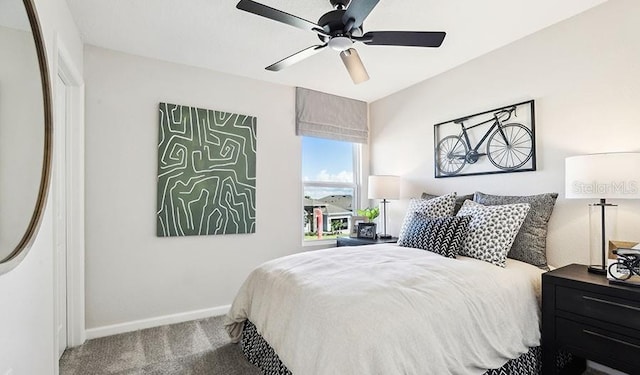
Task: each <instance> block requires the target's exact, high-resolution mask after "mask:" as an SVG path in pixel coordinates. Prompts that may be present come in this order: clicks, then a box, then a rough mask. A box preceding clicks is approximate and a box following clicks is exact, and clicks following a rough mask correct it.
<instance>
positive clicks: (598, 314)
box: [542, 264, 640, 375]
mask: <svg viewBox="0 0 640 375" xmlns="http://www.w3.org/2000/svg"><path fill="white" fill-rule="evenodd" d="M558 350H563V351H567V352H569V353H572V354H574V355H575V356H578V357H580V358H586V359H590V360H592V361H594V362H598V363H601V364H603V365H606V366H609V367H611V368H614V369H617V370H620V371H624V372H627V373H629V374H637V373H638V371H639V370H640V288H635V287H629V286H624V285H618V284H609V281H608V280H607V278H606V277H605V276H604V275H596V274H592V273H589V272H587V266H583V265H579V264H571V265H569V266H566V267H562V268H559V269H557V270H554V271H550V272H547V273H544V274H543V275H542V365H543V368H542V369H543V371H542V373H543V374H544V375H551V374H555V373H556V369H555V359H556V353H557V351H558ZM581 362H582V363H581V364H580V366H577V367H576V368H574V371H575V372H570V373H577V374H580V373H581V369H580V367H582V370H584V361H581Z"/></svg>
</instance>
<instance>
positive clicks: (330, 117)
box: [296, 87, 369, 144]
mask: <svg viewBox="0 0 640 375" xmlns="http://www.w3.org/2000/svg"><path fill="white" fill-rule="evenodd" d="M367 115H368V109H367V103H366V102H363V101H360V100H355V99H349V98H345V97H342V96H337V95H331V94H327V93H324V92H320V91H314V90H309V89H305V88H301V87H297V88H296V134H297V135H303V136H308V137H318V138H326V139H333V140H337V141H346V142H354V143H365V144H366V143H368V141H369V126H368V116H367Z"/></svg>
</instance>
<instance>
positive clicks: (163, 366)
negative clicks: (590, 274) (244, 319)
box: [60, 316, 602, 375]
mask: <svg viewBox="0 0 640 375" xmlns="http://www.w3.org/2000/svg"><path fill="white" fill-rule="evenodd" d="M223 319H224V317H223V316H217V317H212V318H207V319H201V320H194V321H190V322H185V323H178V324H172V325H166V326H162V327H156V328H149V329H144V330H140V331H135V332H129V333H123V334H119V335H114V336H109V337H102V338H98V339H93V340H89V341H87V342H86V343H84V344H83V345H81V346H78V347H75V348H70V349H67V350H66V351H65V352H64V354H63V355H62V358H61V359H60V375H116V374H117V375H260V370H258V368H257V367H255V366H253V365H252V364H250V363H249V362H247V360H246V359H245V357H244V355H243V354H242V349H241V348H240V345H236V344H231V343H229V336H227V332H226V331H225V330H224V325H223V321H224V320H223ZM599 374H602V373H601V372H598V371H595V370H593V369H588V370H587V371H586V372H585V373H584V375H599Z"/></svg>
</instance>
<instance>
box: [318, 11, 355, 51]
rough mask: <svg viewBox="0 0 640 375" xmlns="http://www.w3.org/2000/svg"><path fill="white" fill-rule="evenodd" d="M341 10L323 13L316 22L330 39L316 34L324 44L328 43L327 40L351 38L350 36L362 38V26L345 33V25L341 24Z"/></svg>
mask: <svg viewBox="0 0 640 375" xmlns="http://www.w3.org/2000/svg"><path fill="white" fill-rule="evenodd" d="M344 12H345V11H344V10H343V9H336V10H332V11H330V12H327V13H325V14H324V15H322V17H320V19H319V20H318V25H319V26H321V27H322V28H323V29H324V31H325V32H326V33H327V34H329V35H330V36H331V37H327V36H325V35H320V34H318V38H320V40H321V41H322V42H324V43H327V42H329V39H331V38H333V37H342V36H344V37H347V38H351V37H352V36H355V37H360V36H362V26H360V27H358V28H354V29H351V31H347V32H345V30H344V28H345V25H344V23H343V22H342V15H343V14H344Z"/></svg>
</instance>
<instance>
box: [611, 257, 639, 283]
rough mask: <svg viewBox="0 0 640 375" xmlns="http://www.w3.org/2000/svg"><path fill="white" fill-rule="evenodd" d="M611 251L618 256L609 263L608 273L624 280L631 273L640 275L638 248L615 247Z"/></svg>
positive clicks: (631, 274) (629, 276)
mask: <svg viewBox="0 0 640 375" xmlns="http://www.w3.org/2000/svg"><path fill="white" fill-rule="evenodd" d="M613 253H614V254H616V255H618V256H619V258H618V260H617V261H615V262H614V263H611V265H609V275H611V277H613V278H614V279H616V280H620V281H625V280H628V279H630V278H631V276H633V275H637V276H640V250H636V249H616V250H613ZM620 258H622V259H620ZM614 268H615V269H614Z"/></svg>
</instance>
